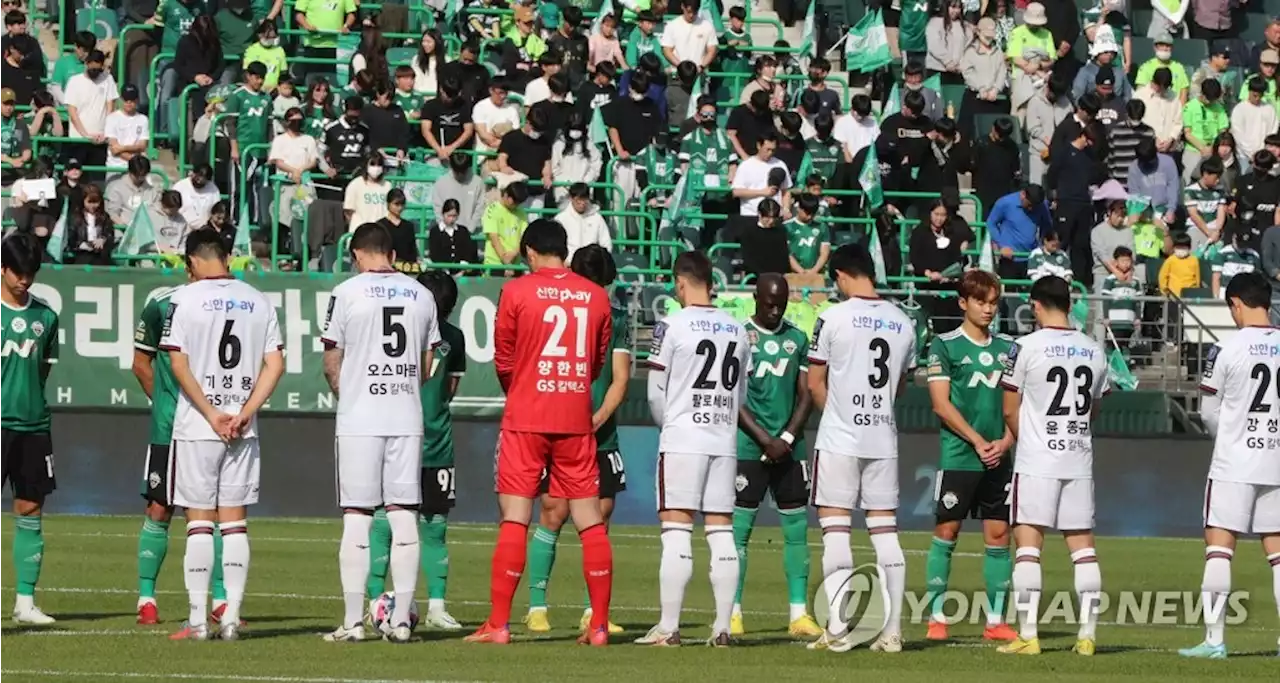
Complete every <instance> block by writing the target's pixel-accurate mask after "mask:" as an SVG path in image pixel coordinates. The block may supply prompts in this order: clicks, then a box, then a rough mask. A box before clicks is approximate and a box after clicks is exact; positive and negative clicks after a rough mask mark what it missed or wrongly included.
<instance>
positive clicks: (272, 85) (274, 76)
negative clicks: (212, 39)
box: [227, 21, 289, 92]
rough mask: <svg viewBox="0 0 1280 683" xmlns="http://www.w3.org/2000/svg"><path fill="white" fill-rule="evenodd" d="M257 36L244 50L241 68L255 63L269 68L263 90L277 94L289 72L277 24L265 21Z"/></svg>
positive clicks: (287, 59)
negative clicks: (276, 90) (279, 85)
mask: <svg viewBox="0 0 1280 683" xmlns="http://www.w3.org/2000/svg"><path fill="white" fill-rule="evenodd" d="M257 36H258V39H257V41H255V42H254V43H252V44H251V45H249V46H248V47H246V48H245V49H244V59H242V60H240V67H241V68H244V67H247V66H249V65H250V64H252V63H254V62H258V63H259V64H262V65H263V66H265V67H267V76H266V78H264V79H263V80H262V89H263V90H266V91H268V92H275V89H276V85H278V84H279V83H280V76H282V75H284V74H286V73H288V72H289V58H288V57H287V56H286V55H285V51H284V48H283V47H281V46H280V36H279V33H278V31H277V30H276V25H275V22H272V21H264V22H262V23H261V24H258V28H257ZM227 54H234V53H227Z"/></svg>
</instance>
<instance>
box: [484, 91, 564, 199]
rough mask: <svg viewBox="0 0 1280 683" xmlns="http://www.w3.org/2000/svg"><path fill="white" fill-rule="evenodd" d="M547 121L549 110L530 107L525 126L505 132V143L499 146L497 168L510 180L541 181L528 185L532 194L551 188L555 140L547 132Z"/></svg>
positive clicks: (503, 137)
mask: <svg viewBox="0 0 1280 683" xmlns="http://www.w3.org/2000/svg"><path fill="white" fill-rule="evenodd" d="M548 123H549V121H548V120H547V112H546V111H544V110H541V109H537V110H533V111H530V112H529V117H528V118H527V119H525V122H524V126H523V127H521V128H520V130H513V131H511V132H510V133H507V134H506V135H504V136H502V144H501V145H499V146H498V172H499V173H501V174H504V175H505V176H506V178H505V180H506V181H507V182H519V183H521V184H523V183H524V181H526V180H532V181H534V182H537V181H541V187H536V186H533V185H530V186H529V194H530V196H534V197H540V196H542V195H543V194H544V193H545V192H546V191H547V190H549V189H551V145H552V143H553V142H554V140H552V139H551V138H550V137H549V136H548V135H547V133H546V130H547V124H548ZM502 184H504V183H503V180H499V185H502Z"/></svg>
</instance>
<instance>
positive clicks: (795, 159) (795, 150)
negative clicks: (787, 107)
mask: <svg viewBox="0 0 1280 683" xmlns="http://www.w3.org/2000/svg"><path fill="white" fill-rule="evenodd" d="M803 122H804V121H803V119H801V118H800V115H799V114H797V113H796V112H794V111H784V112H782V113H781V114H779V115H778V148H777V149H775V150H774V152H773V156H774V157H776V158H777V159H778V160H780V161H781V162H782V163H784V164H786V165H787V172H788V173H790V174H791V177H792V178H795V177H797V174H798V173H799V172H800V164H801V163H802V162H803V161H804V155H805V151H806V148H807V146H806V145H805V141H804V136H803V135H801V134H800V128H801V127H802V125H803Z"/></svg>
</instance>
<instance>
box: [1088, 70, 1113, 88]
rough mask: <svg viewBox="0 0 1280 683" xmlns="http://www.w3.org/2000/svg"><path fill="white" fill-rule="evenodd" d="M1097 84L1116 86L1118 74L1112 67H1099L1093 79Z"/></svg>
mask: <svg viewBox="0 0 1280 683" xmlns="http://www.w3.org/2000/svg"><path fill="white" fill-rule="evenodd" d="M1093 82H1094V84H1095V85H1107V86H1114V85H1115V84H1116V75H1115V72H1113V71H1112V70H1111V69H1099V70H1098V75H1097V76H1096V77H1095V78H1094V79H1093Z"/></svg>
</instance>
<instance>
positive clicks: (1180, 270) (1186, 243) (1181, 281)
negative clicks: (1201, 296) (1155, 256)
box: [1160, 233, 1200, 296]
mask: <svg viewBox="0 0 1280 683" xmlns="http://www.w3.org/2000/svg"><path fill="white" fill-rule="evenodd" d="M1199 286H1200V260H1199V259H1198V258H1196V255H1195V252H1194V251H1192V248H1191V236H1190V235H1188V234H1187V233H1180V234H1178V235H1175V236H1174V238H1173V255H1172V256H1170V257H1169V258H1167V259H1165V261H1164V265H1162V266H1160V292H1161V293H1162V294H1172V295H1174V296H1182V292H1183V290H1185V289H1189V288H1193V287H1199Z"/></svg>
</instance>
